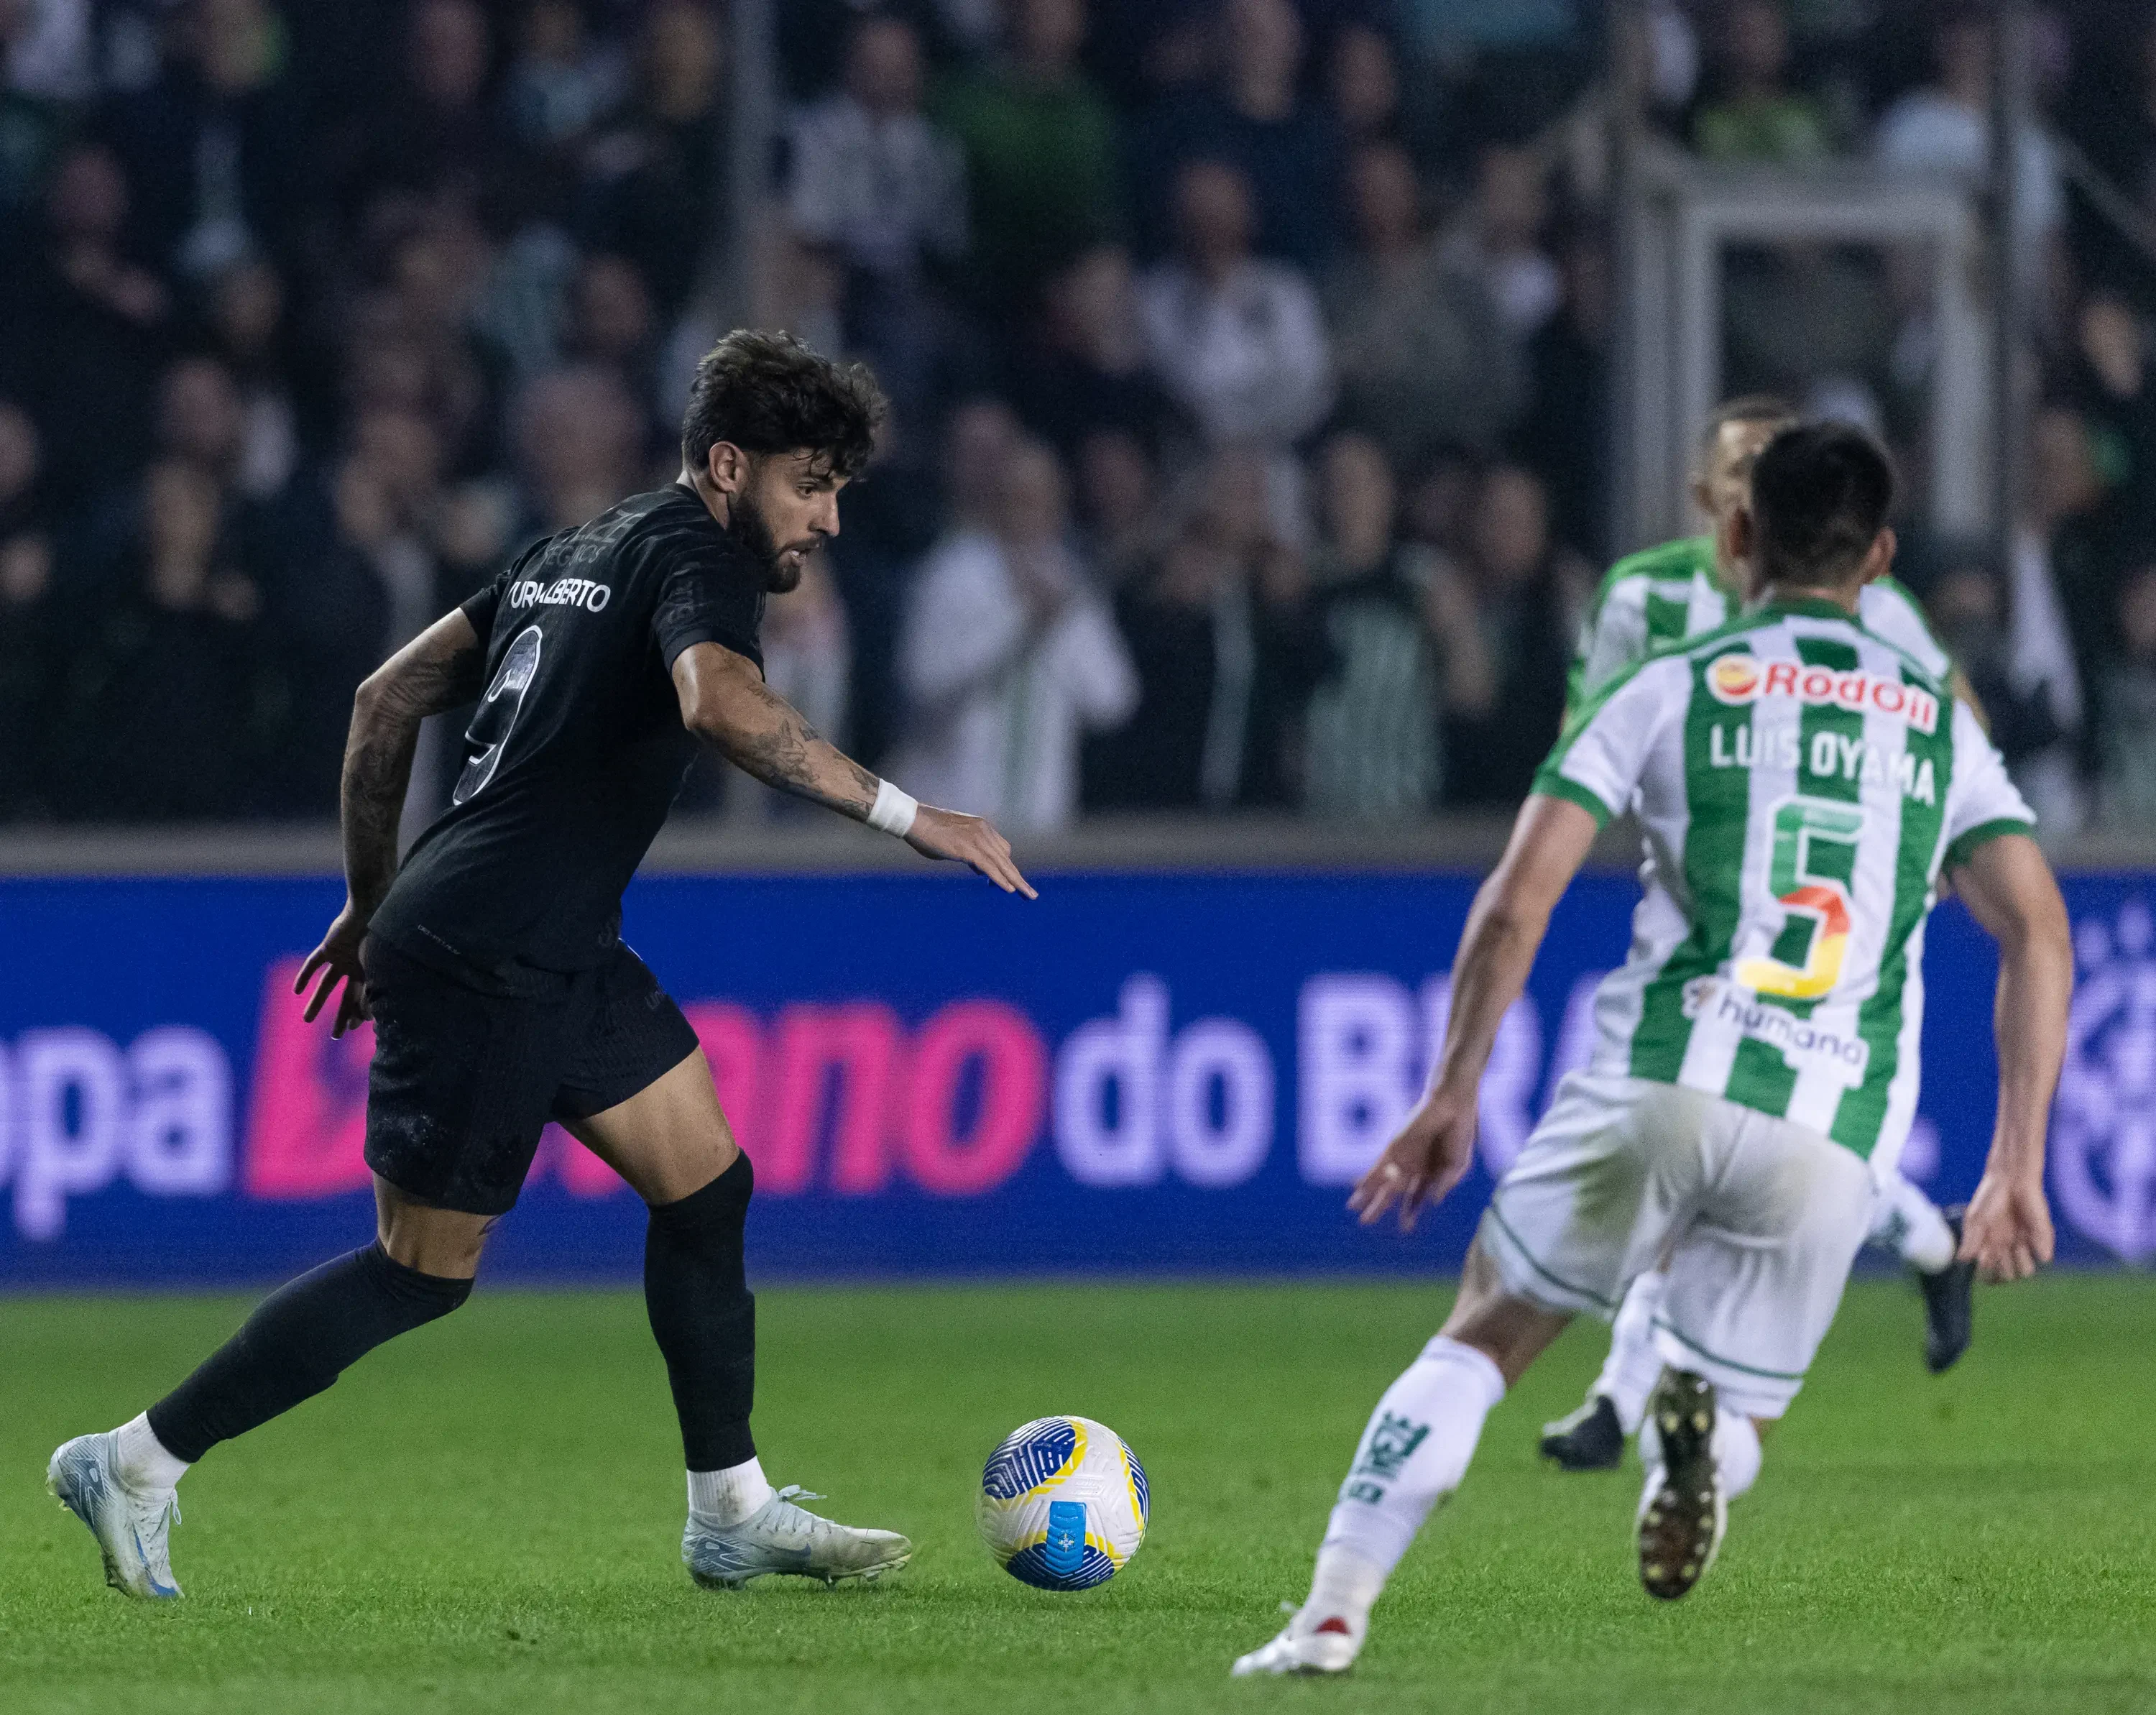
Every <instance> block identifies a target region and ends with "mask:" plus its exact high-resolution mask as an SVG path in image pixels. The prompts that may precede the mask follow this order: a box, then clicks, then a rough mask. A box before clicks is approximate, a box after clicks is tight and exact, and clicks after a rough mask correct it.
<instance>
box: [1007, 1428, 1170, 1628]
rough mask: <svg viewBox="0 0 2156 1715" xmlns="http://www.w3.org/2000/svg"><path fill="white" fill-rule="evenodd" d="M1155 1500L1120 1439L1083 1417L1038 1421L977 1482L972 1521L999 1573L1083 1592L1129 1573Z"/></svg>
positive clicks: (1015, 1435)
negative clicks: (999, 1570) (1002, 1570)
mask: <svg viewBox="0 0 2156 1715" xmlns="http://www.w3.org/2000/svg"><path fill="white" fill-rule="evenodd" d="M973 1516H974V1521H975V1522H976V1523H978V1525H979V1526H980V1531H981V1540H982V1541H983V1542H984V1543H987V1544H988V1552H989V1553H991V1554H993V1555H994V1556H995V1558H996V1564H998V1566H1000V1567H1002V1568H1003V1569H1004V1571H1006V1572H1008V1573H1009V1574H1010V1575H1011V1576H1012V1577H1013V1578H1015V1579H1019V1581H1020V1582H1022V1583H1024V1584H1031V1585H1033V1586H1034V1588H1035V1589H1044V1590H1086V1589H1092V1588H1093V1586H1094V1585H1096V1584H1106V1582H1107V1581H1108V1580H1109V1579H1111V1578H1113V1577H1114V1576H1115V1575H1116V1573H1118V1572H1120V1571H1122V1569H1123V1568H1124V1567H1125V1566H1127V1564H1130V1558H1131V1556H1132V1555H1133V1554H1135V1553H1137V1551H1138V1544H1139V1543H1142V1542H1143V1541H1144V1540H1145V1533H1146V1526H1147V1522H1150V1520H1151V1517H1152V1492H1151V1491H1150V1490H1149V1489H1148V1488H1147V1485H1146V1474H1145V1467H1144V1466H1142V1465H1141V1464H1139V1463H1138V1456H1137V1454H1135V1453H1133V1452H1132V1451H1131V1450H1130V1445H1129V1444H1128V1443H1127V1442H1126V1441H1125V1440H1123V1438H1122V1436H1121V1435H1117V1434H1116V1432H1115V1431H1114V1430H1111V1429H1110V1428H1109V1427H1108V1426H1107V1425H1106V1424H1104V1423H1096V1422H1094V1421H1093V1420H1092V1419H1091V1418H1090V1417H1037V1418H1035V1419H1034V1420H1033V1421H1032V1422H1031V1423H1029V1424H1027V1425H1024V1426H1023V1427H1022V1428H1019V1429H1015V1430H1012V1431H1011V1432H1010V1434H1009V1435H1006V1436H1005V1437H1004V1441H1003V1445H1000V1446H999V1447H998V1448H997V1449H996V1451H994V1452H993V1453H991V1454H990V1455H989V1456H988V1465H987V1466H986V1467H985V1468H984V1469H983V1471H982V1472H981V1494H980V1499H979V1501H978V1503H977V1505H976V1507H975V1508H974V1515H973Z"/></svg>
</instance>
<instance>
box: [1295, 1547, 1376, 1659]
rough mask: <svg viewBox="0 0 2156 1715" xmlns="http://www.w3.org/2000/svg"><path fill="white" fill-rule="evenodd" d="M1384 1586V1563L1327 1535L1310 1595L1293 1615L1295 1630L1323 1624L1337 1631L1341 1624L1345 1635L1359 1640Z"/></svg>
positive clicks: (1312, 1628) (1306, 1629)
mask: <svg viewBox="0 0 2156 1715" xmlns="http://www.w3.org/2000/svg"><path fill="white" fill-rule="evenodd" d="M1384 1588H1385V1569H1384V1568H1383V1567H1382V1566H1377V1565H1373V1564H1372V1563H1371V1562H1369V1561H1368V1560H1366V1559H1364V1558H1363V1557H1362V1556H1361V1555H1360V1554H1358V1553H1356V1552H1355V1551H1354V1549H1353V1548H1349V1547H1348V1546H1347V1544H1346V1543H1336V1542H1333V1541H1332V1540H1331V1539H1330V1538H1327V1541H1326V1542H1325V1543H1324V1544H1323V1545H1322V1547H1320V1548H1319V1549H1318V1551H1317V1571H1316V1572H1314V1573H1312V1574H1311V1579H1310V1599H1309V1600H1308V1601H1306V1602H1305V1603H1304V1604H1303V1605H1302V1611H1301V1613H1299V1614H1297V1615H1296V1617H1295V1626H1296V1630H1298V1631H1301V1632H1312V1631H1315V1630H1317V1628H1318V1627H1319V1626H1321V1625H1322V1626H1329V1627H1330V1628H1331V1629H1332V1630H1335V1631H1337V1630H1340V1628H1341V1626H1342V1625H1345V1626H1346V1627H1347V1635H1349V1636H1350V1637H1352V1638H1354V1639H1357V1640H1358V1641H1360V1639H1361V1638H1362V1636H1363V1634H1364V1633H1365V1632H1367V1631H1368V1630H1369V1629H1370V1610H1371V1609H1372V1608H1373V1606H1374V1605H1376V1603H1377V1600H1378V1596H1379V1595H1380V1594H1383V1590H1384Z"/></svg>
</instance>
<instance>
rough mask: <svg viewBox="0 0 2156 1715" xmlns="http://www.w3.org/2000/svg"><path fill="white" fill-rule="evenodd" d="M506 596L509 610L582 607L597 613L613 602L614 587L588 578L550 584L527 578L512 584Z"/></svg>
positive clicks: (562, 579)
mask: <svg viewBox="0 0 2156 1715" xmlns="http://www.w3.org/2000/svg"><path fill="white" fill-rule="evenodd" d="M508 595H509V605H510V606H511V607H512V608H535V607H536V608H583V610H584V611H585V612H586V613H587V614H596V613H599V612H601V611H602V610H603V609H604V608H605V607H606V604H607V603H608V602H610V601H612V600H613V586H612V585H611V584H605V583H593V582H592V580H591V579H590V578H556V579H555V580H554V581H553V582H552V583H540V582H538V581H537V580H536V578H521V579H520V580H518V581H517V582H516V583H512V584H511V585H510V586H509V590H508Z"/></svg>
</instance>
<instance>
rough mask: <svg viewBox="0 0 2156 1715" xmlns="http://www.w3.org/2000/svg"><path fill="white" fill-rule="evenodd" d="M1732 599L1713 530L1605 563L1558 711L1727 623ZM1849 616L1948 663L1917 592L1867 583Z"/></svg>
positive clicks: (1938, 666) (1931, 663) (1943, 666)
mask: <svg viewBox="0 0 2156 1715" xmlns="http://www.w3.org/2000/svg"><path fill="white" fill-rule="evenodd" d="M1735 613H1736V603H1734V602H1733V601H1732V598H1730V596H1729V595H1728V593H1727V592H1726V591H1724V590H1723V588H1722V585H1721V584H1720V583H1718V582H1717V580H1716V578H1715V575H1714V538H1713V537H1708V536H1687V537H1681V538H1679V539H1678V540H1677V541H1676V542H1664V543H1663V544H1662V545H1661V547H1652V548H1646V549H1644V550H1642V551H1641V552H1639V553H1636V554H1628V555H1626V556H1625V557H1624V558H1623V559H1621V560H1620V561H1619V562H1617V563H1616V564H1615V565H1614V566H1612V567H1610V568H1609V573H1607V574H1606V575H1605V576H1604V578H1603V580H1602V587H1601V588H1599V589H1598V590H1596V591H1595V593H1594V606H1593V607H1591V608H1589V609H1588V613H1587V618H1586V619H1584V621H1583V622H1582V623H1581V624H1580V628H1579V644H1578V648H1577V650H1574V652H1573V659H1572V673H1571V675H1570V677H1569V678H1568V680H1567V681H1566V685H1565V712H1566V713H1567V714H1568V715H1569V714H1571V713H1572V712H1573V711H1575V710H1576V709H1578V707H1579V706H1580V704H1581V703H1583V702H1584V701H1586V700H1587V699H1588V698H1589V696H1593V695H1594V693H1595V692H1596V691H1599V690H1600V689H1601V688H1602V687H1603V686H1604V685H1607V684H1608V683H1609V681H1610V680H1612V679H1614V677H1616V675H1618V674H1620V673H1621V672H1623V671H1624V670H1625V668H1627V667H1629V666H1630V665H1632V663H1633V662H1635V661H1636V660H1642V659H1643V658H1645V656H1647V655H1651V654H1653V653H1654V652H1655V650H1658V649H1666V648H1667V647H1669V645H1671V644H1676V643H1681V642H1683V641H1684V639H1686V638H1687V637H1704V636H1705V635H1706V634H1707V633H1708V632H1710V631H1713V630H1716V629H1719V628H1720V627H1722V626H1723V625H1726V624H1728V623H1729V621H1730V620H1731V619H1732V618H1733V617H1734V616H1735ZM1856 617H1857V618H1858V619H1860V620H1861V621H1862V622H1863V623H1864V624H1865V626H1866V628H1867V629H1869V630H1871V632H1873V633H1874V634H1876V635H1877V636H1880V637H1882V638H1884V639H1886V641H1887V642H1889V643H1891V644H1893V645H1894V647H1895V648H1897V649H1898V650H1901V651H1902V654H1903V655H1911V656H1913V657H1914V658H1915V660H1916V662H1917V665H1919V666H1920V667H1922V669H1923V670H1925V671H1926V672H1927V673H1929V674H1930V675H1932V676H1933V678H1934V679H1944V678H1945V677H1946V676H1947V675H1948V673H1950V672H1951V671H1953V662H1952V661H1951V660H1949V659H1948V655H1947V652H1946V650H1943V648H1941V647H1940V645H1939V640H1938V639H1937V638H1936V637H1934V636H1933V635H1932V628H1931V626H1930V625H1929V624H1928V623H1927V622H1926V620H1925V619H1924V610H1923V608H1922V607H1921V606H1919V605H1918V603H1917V598H1916V597H1914V596H1913V595H1912V594H1910V593H1909V592H1908V591H1907V589H1906V588H1903V587H1902V585H1901V584H1899V583H1896V582H1895V581H1894V580H1893V579H1892V578H1880V579H1879V580H1878V581H1877V582H1876V583H1867V584H1866V585H1865V587H1864V593H1863V594H1862V595H1861V596H1859V597H1858V598H1857V606H1856Z"/></svg>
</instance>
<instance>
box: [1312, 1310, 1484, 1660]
mask: <svg viewBox="0 0 2156 1715" xmlns="http://www.w3.org/2000/svg"><path fill="white" fill-rule="evenodd" d="M1504 1397H1505V1378H1504V1376H1503V1375H1502V1374H1501V1373H1500V1372H1499V1370H1498V1368H1497V1366H1496V1364H1495V1363H1491V1361H1490V1359H1489V1358H1488V1357H1486V1355H1485V1354H1484V1353H1481V1352H1478V1351H1476V1349H1475V1348H1473V1347H1472V1346H1464V1345H1462V1344H1460V1342H1458V1341H1457V1340H1449V1339H1447V1338H1445V1336H1444V1335H1443V1334H1440V1335H1439V1336H1438V1337H1437V1338H1435V1339H1434V1340H1432V1341H1431V1342H1430V1344H1428V1345H1427V1346H1425V1347H1424V1348H1423V1349H1422V1356H1421V1357H1419V1358H1416V1359H1415V1361H1414V1363H1411V1364H1409V1366H1408V1367H1407V1368H1406V1369H1405V1370H1404V1371H1403V1372H1402V1374H1401V1375H1400V1378H1399V1380H1397V1381H1396V1382H1394V1384H1392V1386H1391V1387H1389V1388H1388V1389H1385V1397H1384V1398H1383V1399H1380V1400H1379V1401H1378V1409H1376V1410H1375V1411H1373V1412H1372V1413H1371V1414H1370V1422H1369V1426H1368V1428H1366V1429H1365V1430H1363V1439H1362V1441H1361V1443H1360V1444H1359V1445H1358V1446H1357V1448H1356V1451H1355V1463H1354V1465H1353V1467H1351V1468H1350V1470H1349V1471H1348V1472H1347V1481H1345V1482H1343V1483H1342V1484H1341V1485H1340V1499H1339V1500H1338V1502H1336V1503H1335V1505H1334V1506H1333V1508H1332V1519H1331V1520H1330V1522H1328V1523H1327V1526H1326V1529H1325V1541H1324V1543H1322V1545H1321V1546H1320V1548H1318V1551H1317V1576H1316V1578H1315V1579H1313V1581H1312V1585H1311V1604H1316V1603H1317V1602H1318V1601H1319V1599H1320V1597H1321V1594H1322V1597H1323V1599H1324V1601H1325V1603H1326V1605H1327V1611H1326V1612H1325V1613H1324V1614H1322V1615H1320V1614H1317V1611H1316V1610H1315V1608H1314V1607H1312V1606H1311V1604H1306V1605H1305V1606H1306V1613H1307V1615H1308V1616H1309V1618H1310V1619H1311V1620H1312V1623H1315V1624H1322V1623H1323V1622H1324V1621H1325V1620H1332V1619H1338V1620H1346V1621H1347V1626H1348V1630H1349V1631H1350V1633H1351V1634H1352V1635H1354V1636H1356V1637H1358V1638H1359V1637H1360V1636H1362V1635H1363V1629H1364V1627H1365V1626H1367V1625H1368V1623H1369V1617H1370V1606H1371V1604H1373V1602H1375V1601H1376V1600H1377V1599H1378V1592H1379V1591H1380V1590H1382V1589H1383V1588H1384V1583H1385V1580H1386V1579H1388V1578H1389V1577H1390V1576H1391V1575H1392V1570H1393V1568H1394V1567H1395V1566H1397V1565H1398V1564H1399V1558H1400V1556H1401V1555H1403V1554H1404V1553H1407V1550H1408V1544H1409V1543H1411V1542H1413V1541H1414V1538H1415V1533H1416V1532H1417V1531H1419V1530H1420V1529H1421V1528H1422V1524H1423V1521H1424V1519H1425V1518H1427V1517H1430V1508H1431V1507H1435V1505H1436V1504H1437V1503H1438V1502H1439V1501H1440V1500H1441V1499H1443V1498H1444V1497H1445V1496H1447V1495H1449V1494H1450V1493H1451V1492H1453V1491H1454V1490H1455V1489H1456V1488H1458V1487H1460V1479H1461V1478H1462V1477H1463V1476H1466V1474H1467V1461H1469V1460H1470V1459H1471V1458H1472V1457H1473V1456H1474V1454H1475V1444H1476V1441H1477V1440H1481V1435H1482V1420H1483V1419H1484V1418H1486V1417H1487V1416H1488V1415H1490V1408H1491V1406H1493V1405H1495V1404H1496V1403H1497V1402H1498V1401H1499V1400H1500V1399H1503V1398H1504Z"/></svg>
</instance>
